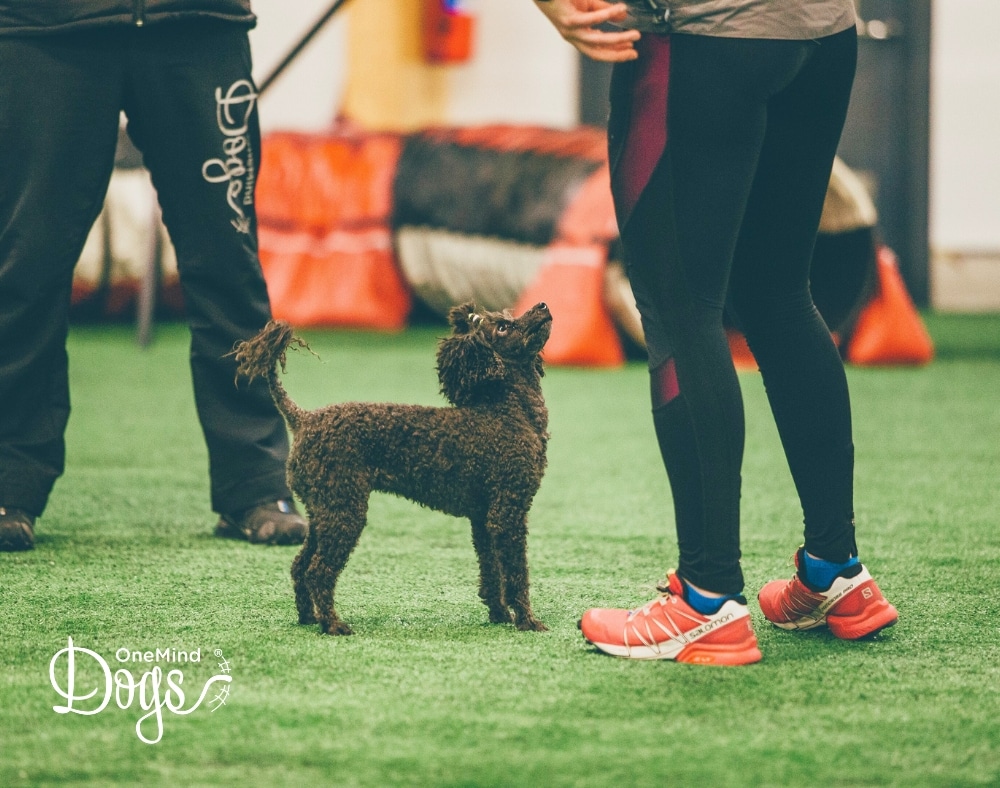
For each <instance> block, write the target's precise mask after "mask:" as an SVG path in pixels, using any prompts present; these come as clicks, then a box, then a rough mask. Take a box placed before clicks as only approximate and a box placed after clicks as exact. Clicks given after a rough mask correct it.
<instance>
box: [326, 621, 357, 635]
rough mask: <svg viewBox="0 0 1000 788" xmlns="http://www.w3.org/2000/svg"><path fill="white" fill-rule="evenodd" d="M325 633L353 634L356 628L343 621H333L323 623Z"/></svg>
mask: <svg viewBox="0 0 1000 788" xmlns="http://www.w3.org/2000/svg"><path fill="white" fill-rule="evenodd" d="M323 634H324V635H353V634H354V630H353V629H351V628H350V626H348V625H347V624H346V623H344V622H343V621H331V622H330V623H329V624H328V625H323Z"/></svg>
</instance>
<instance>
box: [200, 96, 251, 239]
mask: <svg viewBox="0 0 1000 788" xmlns="http://www.w3.org/2000/svg"><path fill="white" fill-rule="evenodd" d="M256 107H257V92H256V90H254V86H253V83H251V82H249V81H248V80H245V79H241V80H238V81H236V82H234V83H233V84H232V85H230V86H229V89H228V90H227V91H226V92H225V94H223V92H222V88H216V89H215V115H216V119H217V121H218V124H219V131H221V132H222V134H223V137H224V139H223V142H222V153H223V158H218V159H209V160H208V161H206V162H205V163H204V164H203V165H201V174H202V177H203V178H204V179H205V180H206V181H208V182H209V183H225V182H228V186H227V187H226V202H227V203H229V207H230V208H232V209H233V213H235V214H236V216H235V217H234V218H233V219H232V220H231V224H232V225H233V227H235V228H236V231H237V232H240V233H249V232H250V218H249V217H248V216H247V215H246V213H244V211H243V206H245V205H252V204H253V190H254V179H255V177H256V169H255V164H254V155H253V149H252V148H251V147H250V135H249V134H247V129H248V128H249V127H250V117H251V116H252V115H253V112H254V109H255V108H256Z"/></svg>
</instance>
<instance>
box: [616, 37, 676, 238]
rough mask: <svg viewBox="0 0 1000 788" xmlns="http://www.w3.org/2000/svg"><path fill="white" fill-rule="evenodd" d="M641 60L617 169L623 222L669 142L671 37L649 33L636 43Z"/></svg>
mask: <svg viewBox="0 0 1000 788" xmlns="http://www.w3.org/2000/svg"><path fill="white" fill-rule="evenodd" d="M636 48H637V49H638V50H639V62H638V64H637V73H636V77H635V82H634V83H633V85H632V97H631V98H632V100H631V108H630V113H629V127H628V136H627V137H626V139H625V148H624V151H623V152H622V158H621V162H620V163H619V165H618V167H616V169H615V180H616V181H617V183H616V184H615V187H616V188H615V191H616V193H617V194H618V195H619V199H618V207H619V211H620V213H621V214H622V220H621V224H624V220H625V219H627V217H628V216H630V215H631V213H632V209H633V208H635V204H636V203H637V202H638V201H639V196H640V195H641V194H642V191H643V189H645V188H646V184H648V183H649V178H650V176H651V175H652V174H653V170H654V169H655V167H656V164H657V162H659V160H660V157H661V156H662V155H663V151H664V149H665V148H666V146H667V85H668V83H669V81H670V37H669V36H660V35H653V34H650V33H647V34H645V35H643V37H642V38H641V39H639V43H638V44H637V45H636Z"/></svg>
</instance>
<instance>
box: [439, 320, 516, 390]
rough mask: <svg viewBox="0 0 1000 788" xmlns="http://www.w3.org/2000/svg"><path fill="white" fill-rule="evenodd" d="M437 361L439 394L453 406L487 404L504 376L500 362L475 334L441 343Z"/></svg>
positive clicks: (504, 371)
mask: <svg viewBox="0 0 1000 788" xmlns="http://www.w3.org/2000/svg"><path fill="white" fill-rule="evenodd" d="M437 361H438V364H437V368H438V380H439V381H440V383H441V393H442V394H444V396H445V397H447V398H448V401H449V402H451V403H452V404H453V405H460V406H461V405H472V404H475V403H477V402H484V401H489V400H490V394H491V392H496V391H497V386H496V384H497V383H498V382H499V381H502V380H503V378H504V376H505V375H506V368H505V367H504V362H503V359H502V358H500V356H499V355H497V353H496V351H494V350H493V348H491V347H490V346H489V345H488V344H487V343H485V342H483V341H482V339H481V338H480V337H478V336H476V335H475V334H463V335H459V336H451V337H447V338H445V339H443V340H441V344H440V345H439V346H438V354H437Z"/></svg>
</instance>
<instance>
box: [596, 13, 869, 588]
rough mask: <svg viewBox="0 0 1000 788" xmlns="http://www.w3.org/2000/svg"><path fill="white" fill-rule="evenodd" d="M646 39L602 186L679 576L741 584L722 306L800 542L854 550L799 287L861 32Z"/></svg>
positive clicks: (841, 383) (841, 406)
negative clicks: (667, 499)
mask: <svg viewBox="0 0 1000 788" xmlns="http://www.w3.org/2000/svg"><path fill="white" fill-rule="evenodd" d="M641 46H642V51H641V57H640V59H639V60H638V61H637V62H636V63H634V64H631V65H630V66H629V67H627V68H621V67H619V68H618V70H617V71H616V75H615V80H614V85H613V95H612V120H611V125H610V140H611V143H610V144H611V156H612V163H613V179H612V182H613V189H614V192H615V200H616V206H617V209H618V212H619V223H620V226H621V236H622V242H623V244H624V249H625V260H626V264H627V266H628V273H629V277H630V279H631V282H632V288H633V291H634V294H635V298H636V302H637V305H638V307H639V310H640V312H641V314H642V319H643V327H644V331H645V335H646V343H647V347H648V350H649V365H650V378H651V384H652V400H653V420H654V424H655V428H656V435H657V438H658V440H659V444H660V449H661V452H662V455H663V460H664V463H665V464H666V468H667V473H668V476H669V479H670V485H671V490H672V493H673V498H674V508H675V516H676V525H677V537H678V547H679V552H680V559H679V566H678V572H679V573H680V575H681V576H682V577H685V578H687V579H688V580H690V581H691V582H692V583H694V584H695V585H698V586H700V587H702V588H705V589H707V590H710V591H717V592H721V593H738V592H740V591H741V590H742V589H743V575H742V571H741V568H740V537H739V529H740V511H739V505H740V483H741V477H740V468H741V465H742V460H743V443H744V421H743V419H744V416H743V401H742V396H741V392H740V385H739V380H738V378H737V375H736V372H735V369H734V366H733V361H732V356H731V353H730V350H729V344H728V341H727V338H726V333H725V328H724V325H723V310H724V307H726V306H727V305H728V307H729V308H730V310H731V312H732V314H733V315H734V317H735V319H736V321H737V323H738V326H739V328H740V329H741V330H742V331H743V333H744V334H745V336H746V338H747V341H748V343H749V345H750V348H751V350H752V351H753V353H754V356H755V358H756V360H757V363H758V365H759V367H760V370H761V374H762V376H763V380H764V385H765V387H766V390H767V396H768V399H769V402H770V405H771V409H772V412H773V414H774V418H775V421H776V423H777V427H778V431H779V434H780V436H781V441H782V445H783V447H784V451H785V454H786V457H787V460H788V464H789V467H790V469H791V473H792V477H793V479H794V481H795V485H796V489H797V491H798V495H799V498H800V501H801V504H802V509H803V514H804V521H805V544H806V548H807V549H808V550H809V552H811V553H813V554H814V555H818V556H819V557H822V558H825V559H828V560H834V561H842V560H845V559H846V558H847V557H848V555H849V554H853V553H856V549H857V548H856V545H855V541H854V521H853V469H854V446H853V442H852V438H851V413H850V400H849V395H848V389H847V381H846V378H845V375H844V368H843V364H842V361H841V358H840V355H839V353H838V350H837V348H836V346H835V344H834V342H833V340H832V338H831V336H830V332H829V331H828V329H827V326H826V325H825V323H824V322H823V319H822V318H821V317H820V315H819V313H818V312H817V311H816V308H815V306H814V305H813V301H812V296H811V294H810V291H809V267H810V262H811V259H812V252H813V246H814V243H815V239H816V232H817V228H818V226H819V218H820V213H821V211H822V207H823V199H824V196H825V194H826V189H827V185H828V183H829V178H830V170H831V166H832V162H833V158H834V155H835V153H836V149H837V144H838V142H839V139H840V133H841V130H842V128H843V124H844V118H845V115H846V112H847V105H848V100H849V96H850V91H851V85H852V83H853V79H854V69H855V62H856V55H857V39H856V34H855V32H854V30H853V28H852V29H850V30H847V31H845V32H843V33H839V34H837V35H834V36H830V37H827V38H823V39H820V40H816V41H783V40H761V39H726V38H713V37H703V36H688V35H674V36H672V37H655V36H648V35H647V36H645V37H644V39H643V42H641ZM664 71H665V72H666V73H664ZM664 115H665V117H664Z"/></svg>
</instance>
